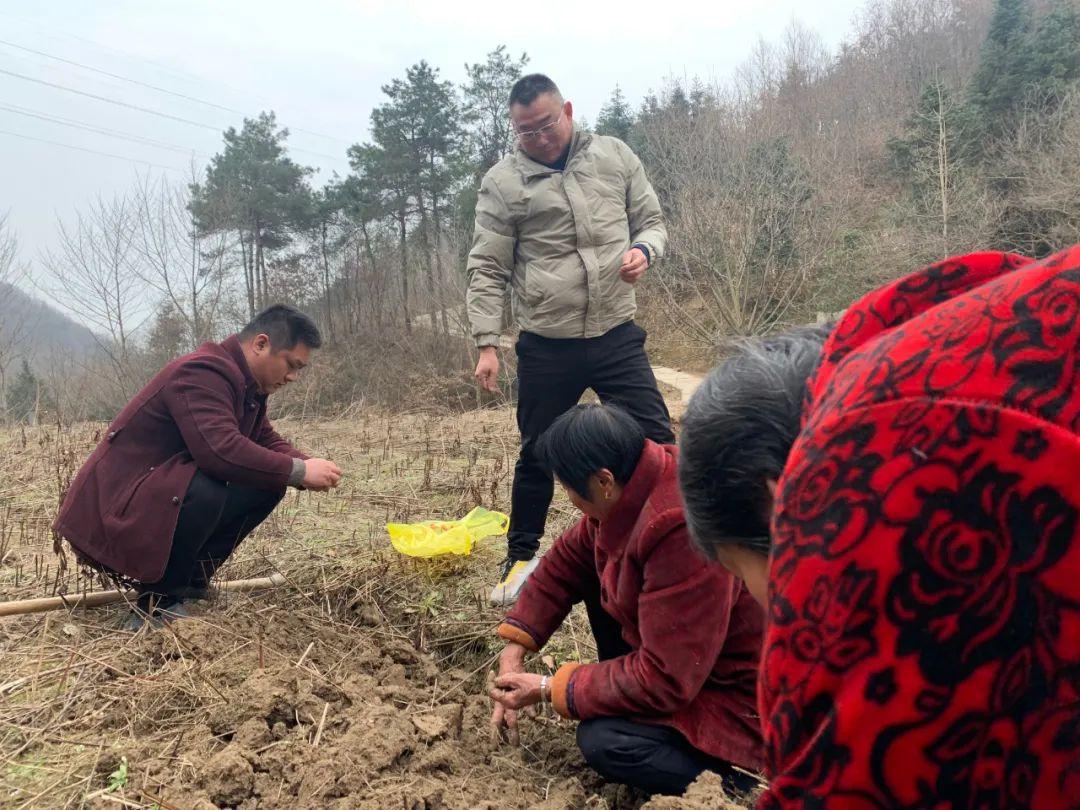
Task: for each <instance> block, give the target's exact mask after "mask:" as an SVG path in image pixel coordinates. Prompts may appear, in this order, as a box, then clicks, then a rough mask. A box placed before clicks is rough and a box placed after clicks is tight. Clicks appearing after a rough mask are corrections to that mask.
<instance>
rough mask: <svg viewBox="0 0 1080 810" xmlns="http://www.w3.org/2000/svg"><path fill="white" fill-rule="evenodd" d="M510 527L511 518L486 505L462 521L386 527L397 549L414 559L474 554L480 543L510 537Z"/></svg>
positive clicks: (433, 521) (390, 525)
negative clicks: (475, 546)
mask: <svg viewBox="0 0 1080 810" xmlns="http://www.w3.org/2000/svg"><path fill="white" fill-rule="evenodd" d="M508 528H510V518H508V517H507V516H506V515H504V514H503V513H502V512H493V511H491V510H489V509H485V508H484V507H482V506H478V507H476V508H475V509H473V510H472V511H471V512H469V514H467V515H466V516H465V517H463V518H462V519H461V520H450V521H437V520H428V521H424V522H423V523H388V524H386V530H387V531H388V532H390V542H391V543H392V544H393V546H394V548H396V549H397V550H398V551H400V552H401V553H402V554H406V555H408V556H410V557H437V556H439V555H440V554H462V555H464V554H470V553H472V549H473V546H474V545H475V544H476V542H477V541H478V540H481V539H483V538H485V537H489V536H491V535H493V534H506V530H507V529H508Z"/></svg>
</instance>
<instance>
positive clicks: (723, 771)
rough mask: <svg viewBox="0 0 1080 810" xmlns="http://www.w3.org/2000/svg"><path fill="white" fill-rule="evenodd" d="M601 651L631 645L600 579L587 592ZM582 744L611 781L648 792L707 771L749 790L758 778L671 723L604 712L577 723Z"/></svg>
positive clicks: (676, 787) (679, 788) (671, 789)
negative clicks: (604, 599)
mask: <svg viewBox="0 0 1080 810" xmlns="http://www.w3.org/2000/svg"><path fill="white" fill-rule="evenodd" d="M584 602H585V610H586V612H587V613H588V614H589V626H590V627H591V629H592V632H593V636H594V637H595V639H596V652H597V657H598V658H599V659H600V660H601V661H606V660H608V659H611V658H615V657H618V656H620V655H626V654H627V653H629V652H630V651H631V647H630V645H629V644H627V643H626V642H625V641H624V640H623V637H622V629H621V628H620V626H619V623H618V622H617V621H615V619H614V618H612V617H611V615H610V614H608V613H607V612H606V611H605V610H604V609H603V607H601V605H600V583H599V582H597V584H596V590H595V592H593V591H590V592H589V593H588V594H586V596H585V600H584ZM577 744H578V748H580V749H581V753H582V756H584V757H585V761H586V762H587V763H588V764H589V767H590V768H592V769H593V770H594V771H596V772H597V773H599V774H600V775H601V776H603V777H604V778H605V779H607V780H609V781H611V782H619V783H621V784H624V785H630V786H632V787H636V788H639V789H641V790H644V791H646V792H648V793H665V794H669V795H678V794H681V793H682V792H683V791H685V790H686V788H687V787H688V786H689V785H690V783H691V782H693V781H694V780H695V779H697V778H698V776H700V775H701V774H702V772H704V771H707V770H708V771H715V772H716V773H718V774H720V776H721V777H722V778H723V780H724V785H725V787H727V788H728V789H729V790H734V791H740V792H744V793H746V792H749V791H750V790H752V789H753V788H754V787H755V786H756V784H757V780H755V779H754V778H753V777H751V776H748V775H746V774H744V773H742V772H741V771H737V770H736V769H735V768H734V767H732V765H731V764H730V763H728V762H724V761H723V760H721V759H716V758H715V757H711V756H709V755H708V754H706V753H704V752H702V751H699V750H697V749H696V748H694V747H693V746H692V745H690V743H689V742H687V740H686V738H685V737H683V736H682V734H680V733H679V732H678V731H676V730H675V729H673V728H669V727H667V726H654V725H649V724H648V723H637V722H634V721H633V720H626V719H624V718H621V717H599V718H595V719H592V720H583V721H581V723H579V724H578V730H577Z"/></svg>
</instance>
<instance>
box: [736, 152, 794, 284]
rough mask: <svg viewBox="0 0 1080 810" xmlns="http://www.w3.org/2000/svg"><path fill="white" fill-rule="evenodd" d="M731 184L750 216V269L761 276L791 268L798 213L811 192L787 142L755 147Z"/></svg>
mask: <svg viewBox="0 0 1080 810" xmlns="http://www.w3.org/2000/svg"><path fill="white" fill-rule="evenodd" d="M734 180H735V185H736V187H737V188H739V189H741V190H742V191H743V193H744V194H745V195H746V204H747V206H748V208H749V210H750V211H752V212H753V215H752V217H751V223H752V225H751V228H752V231H751V232H752V234H753V237H752V240H751V248H750V266H751V268H752V269H753V270H754V271H755V272H757V273H764V272H766V270H768V269H769V268H770V267H781V268H790V267H794V266H795V265H796V263H797V262H798V259H799V256H798V251H797V250H796V247H795V245H796V229H797V228H798V226H799V224H800V223H799V215H798V212H800V211H801V210H803V209H804V208H805V207H806V206H807V205H808V204H809V203H810V200H811V199H812V197H813V196H814V189H813V185H812V184H811V182H810V178H809V177H808V176H807V174H806V172H805V171H804V170H803V168H802V167H801V166H799V165H798V163H797V162H796V160H795V159H794V157H793V156H792V154H791V144H790V142H789V141H788V139H787V138H773V139H770V140H766V141H762V142H760V143H756V144H754V145H753V146H752V147H751V149H750V152H749V154H748V155H747V159H746V161H745V163H743V164H742V165H741V166H739V167H737V168H736V169H735V177H734ZM793 213H794V214H795V215H794V216H793Z"/></svg>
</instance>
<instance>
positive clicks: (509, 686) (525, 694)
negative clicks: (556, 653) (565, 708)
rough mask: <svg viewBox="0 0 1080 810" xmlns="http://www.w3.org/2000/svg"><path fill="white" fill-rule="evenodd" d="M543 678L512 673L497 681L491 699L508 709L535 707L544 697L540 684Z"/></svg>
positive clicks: (530, 674) (502, 676) (527, 673)
mask: <svg viewBox="0 0 1080 810" xmlns="http://www.w3.org/2000/svg"><path fill="white" fill-rule="evenodd" d="M542 682H543V678H542V677H541V676H540V675H533V674H532V673H531V672H510V673H507V674H506V675H500V676H499V677H498V678H496V679H495V688H494V689H492V690H491V699H492V700H494V701H495V702H496V703H500V704H502V705H503V706H504V707H505V708H507V709H514V710H517V709H524V708H526V707H528V706H535V705H536V704H537V703H539V702H540V701H541V700H543V696H542V695H541V694H540V684H541V683H542Z"/></svg>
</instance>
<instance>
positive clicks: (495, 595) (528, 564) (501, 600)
mask: <svg viewBox="0 0 1080 810" xmlns="http://www.w3.org/2000/svg"><path fill="white" fill-rule="evenodd" d="M538 565H540V558H539V557H533V558H532V559H531V560H518V561H516V562H515V561H513V560H507V561H506V564H505V567H504V568H503V578H502V579H501V580H500V581H499V584H498V585H496V586H495V588H494V589H493V590H492V591H491V596H489V597H488V599H489V601H490V602H491V604H493V605H512V604H514V602H516V601H517V598H518V594H520V593H521V588H522V587H523V586H524V585H525V580H527V579H528V578H529V576H530V575H531V574H532V572H533V571H535V570H536V566H538Z"/></svg>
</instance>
